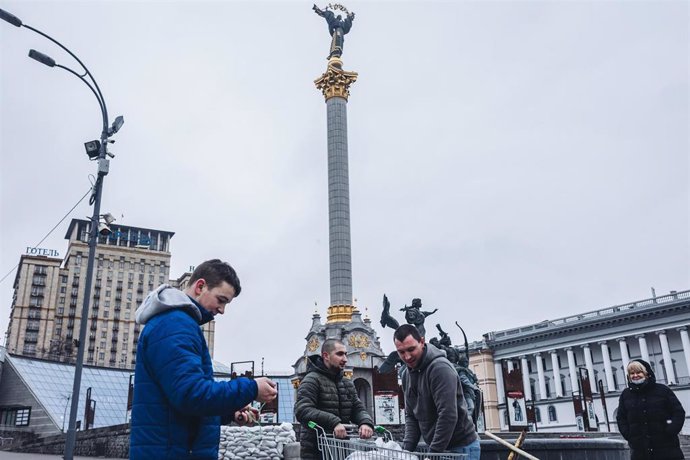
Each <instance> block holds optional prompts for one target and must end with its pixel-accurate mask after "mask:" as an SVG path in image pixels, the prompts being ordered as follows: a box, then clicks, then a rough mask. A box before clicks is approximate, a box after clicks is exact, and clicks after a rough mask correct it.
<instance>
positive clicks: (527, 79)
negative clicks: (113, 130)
mask: <svg viewBox="0 0 690 460" xmlns="http://www.w3.org/2000/svg"><path fill="white" fill-rule="evenodd" d="M311 5H312V3H311V2H271V3H268V2H259V1H252V2H230V1H226V2H185V1H178V2H160V1H150V2H143V1H110V2H103V1H89V2H65V1H48V2H35V1H25V0H24V1H4V0H3V1H0V8H3V9H6V10H8V11H10V12H12V13H14V14H15V15H16V16H18V17H19V18H21V19H22V20H23V21H24V22H25V23H26V24H28V25H31V26H33V27H36V28H38V29H40V30H42V31H44V32H46V33H48V34H50V35H52V36H53V37H55V38H56V39H58V40H59V41H61V42H62V43H64V44H65V45H66V46H67V47H69V48H70V49H71V50H72V51H74V52H75V53H76V54H77V55H78V56H79V57H80V58H81V59H82V61H83V62H84V63H85V64H86V65H87V66H88V67H89V69H90V70H91V72H92V73H93V75H94V76H95V77H96V80H97V82H98V84H99V85H100V87H101V89H102V91H103V94H104V95H105V98H106V102H107V104H108V110H109V112H110V115H111V121H112V119H114V117H115V116H116V115H120V114H122V115H124V117H125V125H124V126H123V128H122V130H121V131H120V132H119V133H118V134H117V135H116V137H115V139H116V141H117V143H116V144H114V145H113V146H112V149H111V151H112V152H113V153H115V154H116V158H115V159H114V160H112V161H111V165H110V174H109V175H108V176H107V177H106V180H105V187H104V192H103V206H102V210H103V211H104V212H106V211H109V212H111V213H112V214H113V215H115V216H116V217H117V218H118V223H121V224H124V225H130V226H139V227H147V228H157V229H163V230H168V231H173V232H175V236H174V237H173V239H172V244H171V252H172V261H171V263H172V275H173V276H174V277H177V276H179V275H180V274H182V273H183V272H184V271H186V269H187V268H188V267H189V266H190V265H197V264H198V263H199V262H201V261H203V260H205V259H208V258H212V257H220V258H222V259H224V260H227V261H229V262H230V263H231V264H232V265H233V266H234V267H235V268H236V269H237V271H238V273H239V275H240V278H241V280H242V286H243V290H242V295H241V296H240V297H238V298H237V299H236V301H234V302H233V303H232V304H231V306H230V308H229V309H228V310H227V311H226V314H225V315H224V316H223V317H221V318H219V321H218V323H217V326H216V331H217V333H216V346H215V352H216V358H217V359H220V360H221V361H224V362H226V363H229V362H232V361H244V360H256V361H257V366H258V363H259V362H260V360H261V358H262V357H265V360H266V361H265V366H266V369H267V370H280V371H289V370H290V369H291V367H290V365H291V364H293V363H294V362H295V360H296V359H297V358H298V357H299V356H300V355H301V354H302V353H303V351H304V346H305V340H304V337H305V335H306V333H307V331H308V329H309V326H310V324H311V316H312V314H313V313H314V310H315V305H314V303H315V302H316V303H317V306H316V309H317V310H318V311H319V312H320V313H321V315H322V317H323V318H324V319H325V313H326V308H327V307H328V305H329V269H328V218H327V216H328V214H327V167H326V164H327V163H326V162H327V156H326V106H325V103H324V100H323V97H322V95H321V94H320V92H319V91H317V90H316V89H315V87H314V84H313V80H314V79H315V78H317V77H319V75H320V74H321V73H322V72H323V71H324V70H325V67H326V55H327V54H328V48H329V44H330V36H329V35H328V30H327V26H326V23H325V21H324V20H323V19H322V18H320V17H318V16H317V15H315V14H314V13H313V12H312V11H311ZM688 5H689V3H688V2H686V1H599V2H597V1H560V2H559V1H510V2H499V1H472V2H469V1H466V2H347V3H346V6H347V7H348V8H349V9H350V10H351V11H354V12H355V13H356V19H355V21H354V25H353V27H352V30H351V32H350V33H349V34H348V35H347V36H346V38H345V50H344V54H343V60H344V63H345V65H344V67H345V69H347V70H352V71H356V72H359V79H358V81H357V82H356V83H355V84H354V86H353V87H352V88H351V97H350V100H349V102H348V130H349V133H348V134H349V152H350V153H349V158H350V190H351V220H352V254H353V290H354V295H355V297H356V298H357V302H356V304H357V306H358V307H359V308H360V309H361V310H363V311H365V310H366V311H368V314H369V316H371V317H372V319H373V324H375V326H376V328H377V331H378V332H379V335H380V336H381V343H382V346H383V348H384V350H385V351H386V352H389V351H392V349H393V346H392V341H391V340H392V339H391V336H392V335H391V332H390V330H389V329H386V330H382V329H381V328H380V326H379V325H378V318H379V316H380V313H381V298H382V295H383V294H384V293H386V294H387V295H388V297H389V299H390V301H391V304H392V307H393V309H395V310H396V311H395V314H396V315H397V317H398V319H400V320H401V321H402V314H401V313H400V312H397V308H399V307H402V306H403V305H404V304H406V303H407V304H409V303H410V301H411V300H412V298H413V297H421V298H422V300H423V302H424V307H425V309H433V308H438V309H439V312H438V313H437V314H436V315H435V316H433V317H430V318H429V320H428V324H436V322H440V323H441V324H442V325H444V326H445V329H446V330H448V331H449V332H451V337H452V338H453V339H454V341H455V343H460V337H459V336H458V334H457V330H456V329H455V327H454V326H452V324H453V322H454V321H456V320H457V321H459V322H460V323H461V324H462V325H464V327H465V330H466V331H467V332H468V335H469V338H470V340H478V339H480V338H481V336H482V334H483V333H486V332H488V331H493V330H501V329H506V328H511V327H515V326H520V325H527V324H531V323H534V322H539V321H542V320H545V319H555V318H559V317H562V316H567V315H571V314H576V313H581V312H584V311H589V310H594V309H598V308H604V307H608V306H611V305H615V304H620V303H626V302H629V301H634V300H639V299H643V298H647V297H650V296H651V290H650V288H651V287H654V288H656V291H657V294H663V293H668V291H669V290H685V289H689V288H690V276H689V275H690V269H689V268H690V250H689V247H690V244H689V235H690V229H689V228H688V227H689V223H688V216H689V214H690V205H689V203H690V197H689V193H688V172H689V168H688V152H689V149H688V147H689V146H688V142H689V141H688V139H689V136H688V124H689V123H688V112H689V107H690V104H689V96H688V55H689V50H688V42H689V37H688V22H689V19H688V18H689V15H688ZM319 6H321V7H324V6H325V4H319ZM30 48H35V49H37V50H39V51H42V52H44V53H46V54H49V55H51V56H52V57H53V58H55V59H56V61H57V62H58V63H61V64H64V65H67V66H70V67H73V68H75V69H76V68H77V64H76V63H75V62H74V61H72V60H71V59H70V58H69V56H67V55H65V54H64V53H63V52H62V51H61V50H60V49H59V48H57V47H56V46H54V45H52V44H51V43H50V42H48V41H47V40H45V39H43V38H42V37H40V36H38V35H36V34H34V33H33V32H31V31H30V30H28V29H18V28H15V27H13V26H11V25H9V24H7V23H1V24H0V53H1V54H0V174H1V176H0V192H1V196H0V199H1V200H0V201H1V208H0V219H1V222H0V231H1V238H0V271H1V272H2V273H1V274H0V276H3V275H4V274H5V273H7V272H8V271H10V270H11V269H12V267H13V266H14V265H15V264H17V262H18V261H19V257H20V255H21V254H22V253H23V252H24V251H25V249H26V247H27V246H33V245H34V244H35V243H36V242H38V241H39V240H40V239H41V238H42V237H43V236H44V235H45V234H46V233H47V232H48V230H50V228H52V227H53V225H55V224H56V223H57V222H58V220H59V219H60V218H61V217H62V216H63V215H64V214H65V213H66V212H67V211H68V210H69V209H70V208H71V207H72V206H73V205H74V204H75V203H76V202H77V201H78V199H79V198H80V197H81V196H82V195H83V194H84V193H86V191H87V190H88V188H89V178H88V176H89V175H92V174H95V171H96V165H95V163H92V162H89V161H88V160H87V157H86V155H85V153H84V147H83V143H84V142H85V141H88V140H91V139H96V138H98V137H99V134H100V126H101V118H100V115H99V110H98V106H97V103H96V100H95V98H94V97H93V95H92V94H91V93H90V91H89V90H88V89H87V88H86V87H85V86H84V85H83V84H82V83H81V82H79V81H77V79H76V78H74V77H73V76H71V75H69V74H68V73H67V72H64V71H62V70H60V69H50V68H48V67H45V66H42V65H40V64H38V63H37V62H35V61H33V60H31V59H29V58H28V57H27V52H28V50H29V49H30ZM87 201H88V200H84V202H82V203H81V205H80V206H79V207H77V209H76V210H75V211H74V213H73V214H72V216H71V217H76V218H84V217H85V216H87V215H91V209H90V208H89V206H88V203H87ZM122 216H124V217H122ZM68 222H69V219H68V220H66V221H65V222H64V223H63V224H62V225H61V226H60V227H58V229H57V230H56V231H55V232H54V233H53V234H52V236H51V237H50V238H49V239H48V240H46V241H45V242H44V243H43V244H41V246H42V247H45V248H53V249H57V250H59V251H60V253H61V254H63V255H64V253H65V252H66V249H67V245H66V240H64V234H65V231H66V229H67V224H68ZM13 279H14V274H13V275H10V276H9V277H8V278H7V279H6V280H5V281H3V282H2V283H1V284H0V330H1V331H2V332H3V333H4V331H5V330H6V328H7V323H8V318H9V314H10V306H11V301H12V281H13ZM366 311H365V314H366ZM427 329H429V328H427ZM431 330H433V326H432V327H431Z"/></svg>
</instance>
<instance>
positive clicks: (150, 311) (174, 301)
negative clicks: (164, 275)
mask: <svg viewBox="0 0 690 460" xmlns="http://www.w3.org/2000/svg"><path fill="white" fill-rule="evenodd" d="M176 308H179V309H181V310H184V311H185V312H186V313H188V314H189V315H190V316H191V317H192V318H194V319H195V320H196V322H197V323H199V324H204V323H207V322H209V321H211V320H212V319H213V315H212V314H211V313H210V312H208V311H206V309H204V308H202V307H201V306H200V305H199V304H198V303H196V302H195V301H194V299H192V298H191V297H189V296H188V295H187V294H185V293H184V292H182V291H180V290H179V289H175V288H173V287H172V286H170V285H168V284H162V285H161V286H159V287H158V289H156V290H155V291H153V292H150V293H149V295H147V296H146V299H144V301H143V302H142V304H141V305H140V306H139V308H137V311H136V314H135V319H136V321H137V323H138V324H146V322H147V321H148V320H150V319H151V318H153V317H154V316H156V315H158V314H160V313H163V312H166V311H169V310H174V309H176Z"/></svg>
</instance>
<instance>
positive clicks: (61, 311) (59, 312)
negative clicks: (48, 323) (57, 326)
mask: <svg viewBox="0 0 690 460" xmlns="http://www.w3.org/2000/svg"><path fill="white" fill-rule="evenodd" d="M57 312H58V315H64V314H65V307H58V309H57Z"/></svg>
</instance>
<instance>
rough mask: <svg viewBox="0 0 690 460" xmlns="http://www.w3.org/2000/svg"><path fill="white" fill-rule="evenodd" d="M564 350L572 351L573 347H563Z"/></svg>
mask: <svg viewBox="0 0 690 460" xmlns="http://www.w3.org/2000/svg"><path fill="white" fill-rule="evenodd" d="M564 350H565V351H573V347H565V348H564Z"/></svg>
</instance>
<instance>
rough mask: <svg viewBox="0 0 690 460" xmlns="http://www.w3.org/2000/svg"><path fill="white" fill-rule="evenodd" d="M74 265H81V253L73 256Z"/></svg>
mask: <svg viewBox="0 0 690 460" xmlns="http://www.w3.org/2000/svg"><path fill="white" fill-rule="evenodd" d="M74 265H81V255H77V257H75V258H74Z"/></svg>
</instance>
